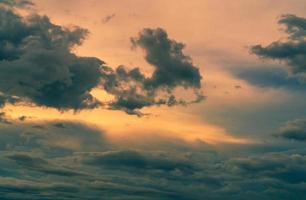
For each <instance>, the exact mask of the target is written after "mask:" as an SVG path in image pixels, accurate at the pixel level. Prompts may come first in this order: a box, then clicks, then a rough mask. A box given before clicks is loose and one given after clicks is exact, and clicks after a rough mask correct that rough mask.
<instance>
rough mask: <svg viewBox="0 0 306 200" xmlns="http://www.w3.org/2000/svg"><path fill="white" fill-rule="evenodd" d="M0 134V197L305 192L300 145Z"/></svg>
mask: <svg viewBox="0 0 306 200" xmlns="http://www.w3.org/2000/svg"><path fill="white" fill-rule="evenodd" d="M0 137H1V141H0V150H1V152H0V165H1V169H0V195H1V197H2V198H3V199H7V200H12V199H14V200H16V199H54V198H61V199H84V198H85V199H101V198H102V199H103V198H107V199H160V200H172V199H173V200H174V199H186V200H187V199H188V200H201V199H203V198H205V199H214V200H215V199H217V200H225V199H241V200H242V199H251V200H252V199H254V200H255V199H264V200H265V199H267V200H268V199H275V200H276V199H303V198H305V196H306V193H305V187H306V186H305V182H306V171H305V169H304V167H303V166H304V165H305V164H306V157H305V155H304V153H305V151H304V150H303V149H304V148H298V147H297V146H295V147H294V148H296V149H294V148H293V149H291V151H284V150H283V149H282V150H279V151H278V150H277V148H270V147H272V144H266V146H260V145H258V146H256V148H255V149H257V150H258V149H260V150H261V151H260V152H259V151H253V150H252V148H251V147H247V146H245V147H241V148H240V149H238V151H237V153H235V151H232V150H226V149H225V151H223V150H218V149H216V148H214V147H212V146H209V145H207V144H205V143H203V142H201V141H198V142H196V143H194V144H190V143H185V142H184V141H181V140H179V139H175V138H162V137H159V139H158V140H155V142H154V144H150V143H149V142H148V141H147V142H148V144H144V143H143V142H142V143H141V145H137V144H133V145H127V146H126V147H124V148H123V147H122V146H120V145H117V144H116V143H112V142H110V141H108V140H107V139H106V137H104V134H103V131H99V130H96V129H93V128H89V127H88V126H87V125H85V124H80V123H72V122H67V121H54V122H52V121H50V122H41V123H25V122H22V123H17V122H15V124H1V126H0ZM269 145H270V147H269ZM238 148H239V147H238ZM293 150H294V151H293ZM229 152H231V153H229Z"/></svg>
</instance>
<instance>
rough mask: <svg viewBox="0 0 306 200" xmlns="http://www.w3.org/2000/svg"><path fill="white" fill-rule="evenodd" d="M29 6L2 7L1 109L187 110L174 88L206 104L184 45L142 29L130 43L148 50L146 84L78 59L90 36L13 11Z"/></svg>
mask: <svg viewBox="0 0 306 200" xmlns="http://www.w3.org/2000/svg"><path fill="white" fill-rule="evenodd" d="M28 4H31V2H30V1H22V0H20V1H17V0H15V1H2V6H1V4H0V22H1V23H0V38H1V39H0V47H1V48H0V70H1V74H0V106H3V105H5V103H26V104H35V105H37V106H43V107H52V108H57V109H59V110H68V109H73V110H81V109H92V108H96V107H99V106H102V105H104V106H105V107H108V108H110V109H119V110H124V111H126V112H127V113H129V114H138V115H140V111H139V109H141V108H143V107H147V106H152V105H168V106H173V105H178V104H184V105H186V103H185V101H184V100H181V99H176V97H175V96H174V94H173V90H174V88H175V87H180V86H181V87H184V88H186V89H187V88H191V89H194V90H196V91H195V94H196V96H197V98H196V99H195V100H194V101H192V103H197V102H199V101H201V100H202V99H203V95H201V94H200V91H199V89H200V79H201V76H200V73H199V70H198V68H196V67H195V66H193V64H192V62H191V59H190V57H188V56H186V55H184V54H183V52H182V49H183V47H184V45H183V44H181V43H177V42H175V41H174V40H170V39H168V36H167V33H166V32H165V31H164V30H162V29H144V30H143V31H142V32H141V33H140V35H139V37H138V38H133V39H132V42H133V45H135V46H141V47H143V48H144V49H145V51H146V52H147V56H146V58H147V61H148V62H149V63H151V64H152V65H153V66H154V67H155V70H154V72H153V75H152V77H149V78H147V77H145V76H144V75H143V73H142V72H141V71H140V69H139V68H134V69H131V70H127V69H126V68H125V67H124V66H119V67H118V68H116V69H115V70H113V69H112V68H110V67H108V66H106V65H105V63H104V62H103V61H102V60H100V59H98V58H95V57H81V56H78V55H76V54H75V53H73V49H74V48H75V47H76V46H79V45H81V44H82V42H83V41H84V39H85V38H86V36H87V35H88V30H86V29H83V28H80V27H78V26H73V27H69V28H68V27H64V26H59V25H56V24H53V23H52V22H51V21H50V20H49V18H48V17H47V16H40V15H37V14H35V13H34V14H30V15H28V16H21V15H20V14H18V13H17V11H15V10H14V8H15V7H18V6H21V5H28ZM3 5H9V6H3ZM157 52H159V53H157ZM153 60H154V61H153ZM97 87H99V88H102V89H104V90H106V92H108V93H110V94H111V95H114V97H115V100H114V101H113V102H100V101H98V100H97V99H96V98H95V97H93V96H92V95H91V93H90V92H91V90H92V89H94V88H97ZM158 90H163V91H166V93H167V95H166V97H163V98H162V97H159V96H160V95H159V92H160V91H158Z"/></svg>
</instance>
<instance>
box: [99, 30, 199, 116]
mask: <svg viewBox="0 0 306 200" xmlns="http://www.w3.org/2000/svg"><path fill="white" fill-rule="evenodd" d="M131 41H132V44H133V45H134V47H141V48H142V49H143V50H144V51H145V59H146V61H147V62H148V63H149V64H151V65H152V66H153V67H154V71H153V73H152V75H151V76H150V77H146V76H145V75H144V74H142V73H141V71H140V69H139V68H133V69H130V70H128V69H126V67H124V66H119V67H118V68H117V69H116V70H115V71H113V70H109V69H108V74H107V75H106V76H104V84H103V86H104V89H105V90H106V91H107V92H109V93H111V94H113V95H115V97H116V100H115V101H114V102H112V103H111V108H113V109H124V110H125V111H126V112H128V113H131V114H133V113H134V114H140V113H139V112H138V113H137V112H135V109H140V108H142V107H145V106H151V105H168V106H173V105H178V104H181V105H187V104H190V103H198V102H200V101H202V100H203V99H204V96H203V95H202V94H201V91H200V89H201V78H202V77H201V75H200V72H199V69H198V68H197V67H196V66H194V65H193V63H192V60H191V58H190V57H189V56H186V55H185V54H184V53H183V48H184V44H182V43H179V42H176V41H174V40H171V39H169V38H168V35H167V33H166V31H165V30H163V29H161V28H157V29H149V28H146V29H143V30H142V31H141V32H140V33H139V36H138V37H135V38H132V39H131ZM177 87H182V88H184V89H192V90H193V91H194V100H190V101H186V100H183V99H177V98H176V97H175V95H174V94H173V89H175V88H177ZM160 92H164V93H165V95H163V96H161V95H159V94H160Z"/></svg>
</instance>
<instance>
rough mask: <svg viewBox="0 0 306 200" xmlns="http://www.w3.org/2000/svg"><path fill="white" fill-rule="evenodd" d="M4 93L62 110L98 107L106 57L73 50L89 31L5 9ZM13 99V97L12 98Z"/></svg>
mask: <svg viewBox="0 0 306 200" xmlns="http://www.w3.org/2000/svg"><path fill="white" fill-rule="evenodd" d="M0 15H1V18H0V20H1V23H0V24H1V25H0V36H1V41H0V46H1V50H0V70H1V73H0V79H1V81H0V91H1V92H2V93H3V94H5V95H6V96H9V97H11V98H13V97H18V98H19V100H20V101H23V102H33V103H35V104H36V105H39V106H48V107H55V108H58V109H82V108H93V107H96V106H97V105H99V102H98V101H97V100H95V99H94V97H92V96H91V95H90V93H89V92H90V90H91V89H92V88H93V87H95V86H96V85H98V83H99V78H100V66H101V65H102V64H103V62H102V61H100V60H98V59H96V58H87V57H78V56H76V55H75V54H73V53H72V52H71V49H72V48H73V47H74V46H75V45H80V44H81V43H82V41H83V39H84V38H85V36H86V34H87V33H88V31H87V30H85V29H82V28H79V27H73V28H71V29H68V28H65V27H61V26H57V25H55V24H52V23H51V22H50V20H49V19H48V18H47V17H46V16H38V15H30V16H28V17H26V18H23V17H21V16H19V15H18V14H16V13H15V12H14V11H12V10H11V9H7V8H4V7H0ZM7 101H8V100H7Z"/></svg>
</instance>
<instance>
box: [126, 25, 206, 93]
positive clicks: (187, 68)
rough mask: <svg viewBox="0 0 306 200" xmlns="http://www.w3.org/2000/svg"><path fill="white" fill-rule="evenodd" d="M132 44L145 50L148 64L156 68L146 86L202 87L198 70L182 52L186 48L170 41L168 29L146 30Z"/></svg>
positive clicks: (181, 44)
mask: <svg viewBox="0 0 306 200" xmlns="http://www.w3.org/2000/svg"><path fill="white" fill-rule="evenodd" d="M131 41H132V43H133V45H134V46H135V47H137V46H139V47H141V48H143V49H144V51H145V59H146V61H147V62H148V63H150V64H151V65H152V66H153V67H154V68H155V70H154V72H153V74H152V77H151V78H149V79H148V80H147V81H146V83H145V86H146V87H148V88H158V87H161V88H163V87H164V88H173V87H176V86H183V87H186V88H188V87H191V88H200V87H201V75H200V72H199V69H198V68H197V67H195V66H194V65H193V63H192V60H191V58H190V57H189V56H186V55H185V54H184V53H183V49H184V47H185V45H184V44H183V43H180V42H176V41H175V40H171V39H169V38H168V34H167V33H166V31H165V30H163V29H161V28H157V29H149V28H146V29H144V30H143V31H142V32H140V33H139V36H138V37H136V38H132V39H131Z"/></svg>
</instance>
